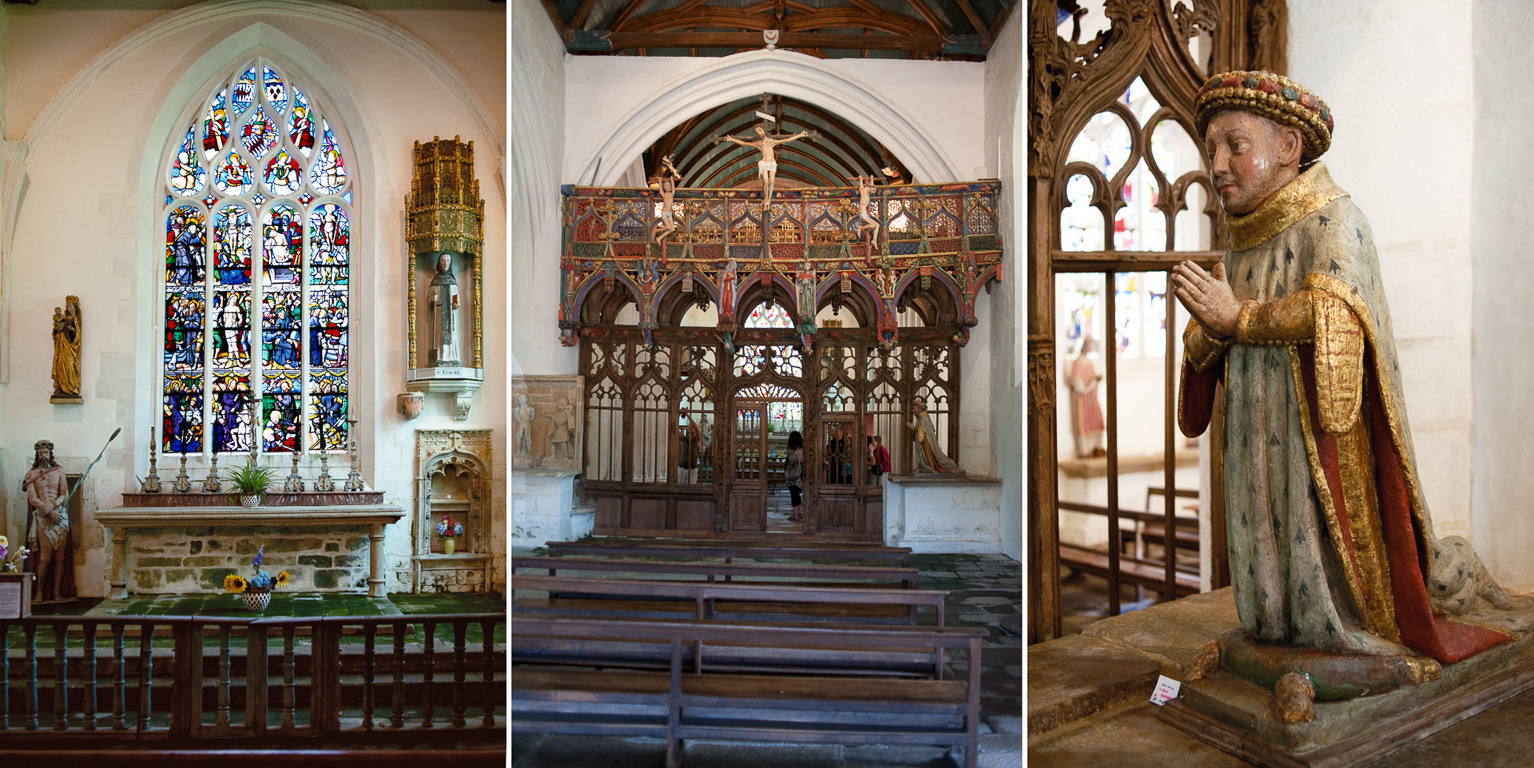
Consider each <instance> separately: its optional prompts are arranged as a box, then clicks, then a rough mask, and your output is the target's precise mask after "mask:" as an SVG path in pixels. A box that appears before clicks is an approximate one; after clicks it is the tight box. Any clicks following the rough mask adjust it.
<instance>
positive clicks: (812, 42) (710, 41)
mask: <svg viewBox="0 0 1534 768" xmlns="http://www.w3.org/2000/svg"><path fill="white" fill-rule="evenodd" d="M608 40H609V41H610V42H611V43H612V47H613V50H614V51H619V50H624V49H629V48H742V49H745V50H756V49H758V48H762V47H764V45H765V44H764V43H763V42H762V36H761V33H759V32H698V33H693V34H687V33H684V32H616V31H615V32H613V33H612V34H611V35H610V36H609V37H608ZM943 45H944V41H943V38H942V37H940V36H937V35H841V34H836V35H832V34H825V33H821V32H784V33H783V34H782V36H781V37H780V38H779V40H778V47H780V48H821V49H827V48H829V49H833V50H849V51H862V50H870V51H909V52H912V53H930V54H941V53H942V52H943Z"/></svg>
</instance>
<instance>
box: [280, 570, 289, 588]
mask: <svg viewBox="0 0 1534 768" xmlns="http://www.w3.org/2000/svg"><path fill="white" fill-rule="evenodd" d="M287 585H288V572H287V571H281V572H279V573H278V574H277V586H279V587H286V586H287Z"/></svg>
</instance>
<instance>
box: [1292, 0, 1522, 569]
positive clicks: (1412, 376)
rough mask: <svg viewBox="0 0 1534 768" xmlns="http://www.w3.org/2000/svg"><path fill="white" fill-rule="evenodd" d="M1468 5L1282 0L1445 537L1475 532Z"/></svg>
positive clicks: (1295, 67)
mask: <svg viewBox="0 0 1534 768" xmlns="http://www.w3.org/2000/svg"><path fill="white" fill-rule="evenodd" d="M1471 8H1472V5H1471V4H1470V3H1466V2H1462V0H1373V1H1371V2H1349V3H1336V2H1329V0H1290V2H1289V67H1290V76H1291V77H1293V78H1294V79H1295V80H1297V81H1299V82H1300V83H1303V84H1305V85H1306V86H1308V87H1310V88H1311V89H1312V90H1314V91H1315V92H1316V94H1317V95H1319V96H1320V97H1321V98H1322V99H1323V100H1325V101H1326V102H1327V103H1328V104H1329V105H1330V106H1331V109H1332V113H1333V115H1334V116H1335V119H1336V123H1337V127H1336V131H1335V134H1334V136H1333V139H1332V148H1331V150H1330V151H1329V152H1327V154H1326V155H1325V156H1324V157H1323V158H1322V160H1323V161H1324V162H1326V164H1327V166H1328V168H1329V169H1330V170H1331V174H1332V178H1333V179H1335V180H1336V181H1337V183H1338V184H1340V185H1341V186H1342V188H1343V189H1346V190H1348V192H1350V193H1352V196H1353V200H1354V201H1355V202H1357V203H1358V206H1359V207H1360V208H1361V209H1363V212H1364V214H1365V215H1366V216H1368V218H1369V223H1370V225H1371V226H1372V227H1373V230H1374V237H1375V241H1376V242H1377V243H1378V245H1379V255H1380V263H1381V269H1382V272H1383V273H1384V280H1385V293H1386V295H1387V297H1388V301H1389V304H1390V311H1391V316H1392V320H1393V322H1394V324H1395V333H1396V345H1397V351H1398V352H1399V354H1400V359H1401V374H1402V379H1403V382H1404V386H1405V391H1406V411H1407V415H1408V418H1409V421H1410V422H1411V427H1412V437H1413V441H1414V443H1415V445H1416V452H1417V468H1418V470H1419V471H1420V473H1421V476H1422V486H1423V492H1424V494H1425V495H1426V497H1427V503H1428V506H1429V508H1430V509H1431V511H1432V516H1433V523H1434V528H1435V530H1436V532H1437V534H1438V535H1440V536H1444V535H1451V534H1459V535H1466V534H1469V533H1470V532H1471V504H1470V498H1471V461H1472V460H1471V456H1472V453H1471V417H1472V413H1473V403H1474V402H1475V398H1474V397H1473V395H1472V385H1471V370H1472V359H1471V316H1472V312H1473V305H1472V297H1473V288H1472V279H1471V275H1472V273H1473V271H1474V270H1473V264H1472V260H1471V243H1472V241H1473V239H1474V237H1473V233H1474V228H1473V227H1472V220H1471V207H1472V203H1471V190H1472V178H1473V168H1474V166H1473V163H1472V160H1473V159H1474V155H1473V152H1472V147H1473V146H1474V142H1475V141H1476V140H1477V133H1478V130H1479V128H1478V125H1477V123H1476V119H1475V118H1476V115H1475V110H1474V101H1473V94H1474V92H1475V88H1472V85H1471V84H1472V83H1473V82H1475V80H1476V74H1477V72H1476V69H1475V68H1474V67H1473V66H1472V55H1471V52H1472V35H1471ZM1513 71H1515V70H1510V69H1508V70H1503V71H1501V72H1499V73H1498V74H1499V75H1500V76H1501V77H1502V78H1506V77H1509V76H1511V73H1512V72H1513ZM1477 87H1478V85H1477ZM1495 162H1504V163H1505V162H1506V159H1504V158H1499V159H1497V160H1496V161H1495ZM1511 167H1517V166H1516V165H1512V166H1511ZM1477 279H1480V276H1479V275H1478V276H1477ZM1497 279H1499V280H1500V279H1502V278H1497ZM1488 405H1491V404H1488ZM1475 543H1476V544H1477V546H1478V548H1479V549H1481V550H1482V551H1485V550H1486V549H1487V547H1488V545H1489V544H1490V542H1489V541H1478V542H1475Z"/></svg>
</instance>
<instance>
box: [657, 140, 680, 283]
mask: <svg viewBox="0 0 1534 768" xmlns="http://www.w3.org/2000/svg"><path fill="white" fill-rule="evenodd" d="M671 158H672V155H666V156H665V157H664V158H662V159H661V161H660V162H661V165H662V166H663V167H662V168H661V172H660V174H659V175H658V176H656V183H657V184H658V185H659V186H660V216H659V220H658V221H656V222H655V226H654V227H653V228H652V229H653V231H654V232H655V242H657V243H659V244H660V257H661V261H665V260H666V239H667V238H669V237H671V234H672V233H673V232H676V230H677V227H678V226H679V225H678V224H677V222H676V215H675V213H674V212H673V211H672V209H671V205H672V202H673V200H674V198H675V196H676V185H677V182H679V181H681V180H682V174H680V173H678V172H677V170H676V166H675V165H672V164H671ZM668 171H669V172H670V175H669V176H668V175H667V172H668Z"/></svg>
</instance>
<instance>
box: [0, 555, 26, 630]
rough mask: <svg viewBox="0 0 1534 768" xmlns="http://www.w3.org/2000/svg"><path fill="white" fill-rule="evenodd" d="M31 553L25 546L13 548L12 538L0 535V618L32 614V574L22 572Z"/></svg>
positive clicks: (20, 617) (23, 616) (13, 617)
mask: <svg viewBox="0 0 1534 768" xmlns="http://www.w3.org/2000/svg"><path fill="white" fill-rule="evenodd" d="M30 554H31V550H29V549H27V548H26V547H24V546H19V547H16V549H14V550H12V549H11V542H10V540H9V539H7V538H6V537H4V536H0V619H24V618H26V617H28V616H31V615H32V574H30V573H22V572H21V567H22V565H23V564H24V563H25V562H26V559H27V556H28V555H30Z"/></svg>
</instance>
